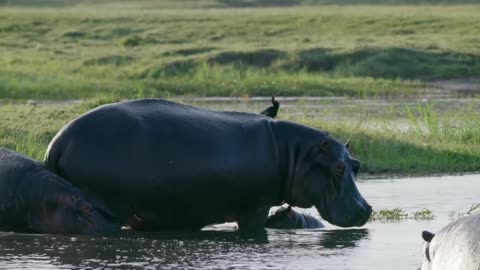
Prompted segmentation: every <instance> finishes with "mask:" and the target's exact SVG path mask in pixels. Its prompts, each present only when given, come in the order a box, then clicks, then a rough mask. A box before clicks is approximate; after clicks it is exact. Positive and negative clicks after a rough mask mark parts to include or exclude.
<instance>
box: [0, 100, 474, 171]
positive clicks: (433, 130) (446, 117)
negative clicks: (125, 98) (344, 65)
mask: <svg viewBox="0 0 480 270" xmlns="http://www.w3.org/2000/svg"><path fill="white" fill-rule="evenodd" d="M114 100H116V97H111V96H103V97H99V98H96V99H93V100H89V101H88V102H82V103H79V104H53V105H38V106H32V105H21V104H17V105H15V104H11V105H2V106H0V115H2V121H0V146H1V147H7V148H11V149H14V150H16V151H20V152H23V153H26V154H28V155H30V156H32V157H35V158H37V159H42V158H43V155H44V153H45V150H46V147H47V145H48V143H49V141H50V140H51V138H53V136H54V135H55V133H56V132H57V131H58V130H59V129H60V128H61V127H62V126H63V125H64V124H66V123H67V122H68V121H70V120H71V119H73V118H75V117H77V116H78V115H80V114H81V113H83V112H85V111H87V110H89V109H91V108H94V107H96V106H98V105H101V104H103V103H105V102H111V101H114ZM176 100H178V99H176ZM179 101H182V100H181V99H180V100H179ZM183 102H186V103H189V104H194V105H197V106H201V107H208V108H214V109H226V110H241V111H249V112H259V111H261V110H262V109H263V108H264V107H266V106H268V102H267V101H265V102H262V103H261V104H258V103H256V104H250V103H243V102H240V103H195V102H193V103H192V102H187V101H183ZM353 104H355V103H353ZM284 105H285V104H284ZM292 105H293V106H292ZM301 105H302V101H299V102H298V103H296V105H295V103H294V104H291V106H290V107H285V106H284V107H281V110H280V117H281V118H283V119H290V120H294V121H298V122H300V123H304V124H306V125H310V126H313V127H316V128H319V129H322V130H326V131H328V132H330V133H331V134H332V135H333V136H334V137H336V138H338V139H340V140H341V141H346V140H347V139H351V145H352V149H351V153H352V155H353V156H354V157H356V158H358V159H359V160H360V161H361V170H360V171H361V178H366V177H371V176H379V175H384V176H390V177H391V176H405V175H412V176H414V175H436V174H450V173H463V172H478V171H480V118H479V117H478V109H479V108H478V105H476V103H475V101H472V102H471V104H462V105H461V108H457V107H453V106H451V107H450V108H444V107H441V106H438V105H432V104H428V103H427V104H418V105H411V106H405V107H402V108H400V109H399V108H394V109H392V108H389V106H387V107H386V108H371V109H372V111H376V113H375V114H373V113H372V112H366V110H368V109H369V107H371V106H370V105H369V104H364V105H362V104H361V103H358V104H356V105H354V106H351V105H348V104H347V105H341V104H337V103H331V104H327V103H325V104H324V105H322V106H320V109H319V110H318V111H312V110H313V109H307V108H309V107H308V106H306V107H302V106H301ZM307 105H308V104H307ZM413 115H415V116H413ZM401 123H404V124H405V126H404V125H402V124H401Z"/></svg>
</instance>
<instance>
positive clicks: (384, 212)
mask: <svg viewBox="0 0 480 270" xmlns="http://www.w3.org/2000/svg"><path fill="white" fill-rule="evenodd" d="M406 219H413V220H432V219H435V215H434V214H433V212H432V211H431V210H429V209H426V208H424V209H422V210H418V211H415V212H413V213H411V214H408V213H407V211H405V210H404V209H401V208H393V209H380V210H378V211H376V210H374V211H373V212H372V215H371V216H370V219H369V221H400V220H406Z"/></svg>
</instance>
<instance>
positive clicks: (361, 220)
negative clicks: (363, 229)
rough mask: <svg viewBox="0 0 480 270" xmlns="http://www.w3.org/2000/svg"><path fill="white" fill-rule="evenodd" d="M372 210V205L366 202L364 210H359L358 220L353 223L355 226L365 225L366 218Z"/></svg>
mask: <svg viewBox="0 0 480 270" xmlns="http://www.w3.org/2000/svg"><path fill="white" fill-rule="evenodd" d="M372 211H373V210H372V206H370V205H369V204H367V205H366V206H365V207H364V210H363V211H362V212H361V217H360V218H359V219H358V222H357V224H355V226H358V227H360V226H363V225H365V223H367V221H368V219H369V218H370V216H371V215H372Z"/></svg>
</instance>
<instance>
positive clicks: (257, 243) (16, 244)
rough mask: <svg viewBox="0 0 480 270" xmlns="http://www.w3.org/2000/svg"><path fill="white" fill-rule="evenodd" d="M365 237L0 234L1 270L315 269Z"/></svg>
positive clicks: (315, 233) (316, 233) (339, 233)
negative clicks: (100, 269) (119, 269)
mask: <svg viewBox="0 0 480 270" xmlns="http://www.w3.org/2000/svg"><path fill="white" fill-rule="evenodd" d="M367 235H368V231H367V230H366V229H360V230H331V231H320V230H296V231H286V230H269V231H268V232H265V233H262V234H255V235H245V234H240V233H237V232H222V231H202V232H194V233H153V234H145V233H136V232H125V233H122V234H119V235H115V236H110V237H99V238H92V237H67V236H49V235H27V234H3V235H1V236H0V251H1V253H0V261H1V262H0V268H55V269H59V268H97V267H112V268H114V267H126V268H138V269H144V268H152V269H153V268H158V267H160V266H161V268H162V269H175V268H182V269H185V268H187V269H188V268H196V267H200V268H228V267H234V268H244V269H251V268H256V269H265V268H267V269H268V268H271V269H279V268H316V267H315V265H317V264H318V263H320V262H321V258H322V257H326V256H327V257H328V256H332V255H335V256H338V255H342V254H343V255H347V253H339V252H333V251H332V250H336V249H344V248H354V247H356V246H357V245H358V241H360V240H361V239H363V238H365V237H366V236H367ZM294 266H295V267H294Z"/></svg>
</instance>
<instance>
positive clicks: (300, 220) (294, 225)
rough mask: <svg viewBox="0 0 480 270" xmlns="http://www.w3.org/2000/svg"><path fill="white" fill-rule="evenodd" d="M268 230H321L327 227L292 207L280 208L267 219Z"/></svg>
mask: <svg viewBox="0 0 480 270" xmlns="http://www.w3.org/2000/svg"><path fill="white" fill-rule="evenodd" d="M265 227H267V228H273V229H319V228H323V227H325V226H324V225H323V224H322V222H320V220H318V219H316V218H314V217H312V216H310V215H307V214H300V213H298V212H297V211H295V210H293V209H292V207H291V206H288V207H286V208H283V207H282V208H279V209H278V210H277V211H275V214H273V215H271V216H269V217H268V218H267V222H266V224H265Z"/></svg>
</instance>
